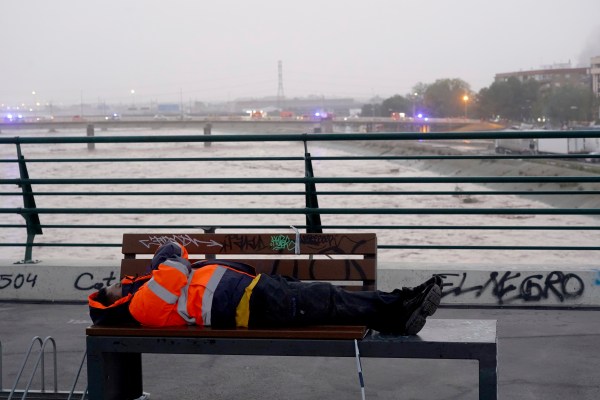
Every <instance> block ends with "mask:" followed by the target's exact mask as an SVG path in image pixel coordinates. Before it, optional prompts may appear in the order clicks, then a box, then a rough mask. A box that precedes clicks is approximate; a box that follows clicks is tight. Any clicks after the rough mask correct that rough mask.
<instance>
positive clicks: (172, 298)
mask: <svg viewBox="0 0 600 400" xmlns="http://www.w3.org/2000/svg"><path fill="white" fill-rule="evenodd" d="M146 285H147V286H148V289H150V291H151V292H152V293H154V294H155V295H156V296H157V297H158V298H159V299H161V300H162V301H164V302H165V303H167V304H175V303H176V302H177V296H176V295H174V294H173V293H171V292H169V291H168V290H167V289H165V288H164V286H162V285H161V284H160V283H158V282H156V281H155V280H154V278H152V279H150V280H149V281H148V283H147V284H146Z"/></svg>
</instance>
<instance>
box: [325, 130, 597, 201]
mask: <svg viewBox="0 0 600 400" xmlns="http://www.w3.org/2000/svg"><path fill="white" fill-rule="evenodd" d="M320 145H323V146H326V147H331V148H337V149H340V150H344V151H346V152H349V153H353V154H364V155H370V156H373V155H380V156H415V155H422V156H436V155H465V154H467V155H474V154H480V155H481V154H486V155H490V154H494V141H493V140H492V139H487V140H472V141H469V142H465V141H460V140H459V141H433V140H431V141H427V140H423V141H395V142H393V141H385V140H372V141H365V140H362V141H348V142H341V141H340V142H322V143H320ZM391 162H393V163H401V164H403V165H405V166H409V167H411V168H413V169H415V170H421V171H428V172H430V173H433V174H436V175H442V176H467V177H468V176H473V177H474V176H482V177H485V176H490V177H491V176H499V177H503V176H504V177H510V176H532V177H534V176H539V177H553V176H582V177H585V176H598V175H599V174H600V166H598V165H597V164H589V163H584V162H580V161H573V160H563V159H483V160H478V159H467V160H461V159H425V160H394V161H391ZM481 186H482V187H484V188H488V189H490V190H518V191H531V192H534V191H560V190H564V191H570V192H571V191H580V192H582V194H569V195H561V194H557V195H550V194H543V195H541V194H533V193H532V194H531V195H521V196H520V197H523V198H527V199H529V200H535V201H540V202H542V203H544V204H547V205H549V206H551V207H556V208H598V207H600V196H598V195H595V194H585V193H584V192H585V191H589V190H600V185H599V184H597V183H581V182H566V183H564V182H561V183H547V182H539V183H533V184H531V183H487V184H482V185H481Z"/></svg>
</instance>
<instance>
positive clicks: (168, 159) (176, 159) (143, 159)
mask: <svg viewBox="0 0 600 400" xmlns="http://www.w3.org/2000/svg"><path fill="white" fill-rule="evenodd" d="M311 158H312V157H311ZM325 158H326V157H325ZM26 161H27V162H28V163H30V162H40V163H46V162H77V163H80V162H85V163H88V162H162V161H165V162H181V161H194V162H198V161H304V157H299V156H295V157H165V158H156V157H137V158H135V157H133V158H27V159H26ZM0 162H19V160H17V159H3V160H2V159H0Z"/></svg>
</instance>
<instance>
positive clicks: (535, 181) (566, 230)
mask: <svg viewBox="0 0 600 400" xmlns="http://www.w3.org/2000/svg"><path fill="white" fill-rule="evenodd" d="M54 135H58V134H57V133H54V134H46V135H34V134H32V135H31V136H29V137H14V138H6V137H4V138H0V155H1V157H0V158H1V159H0V170H1V171H2V174H1V175H0V204H2V206H1V207H0V228H2V234H0V246H2V247H3V248H12V249H13V251H14V249H21V250H20V251H21V252H22V251H23V249H24V250H25V256H24V258H23V260H22V262H26V263H31V262H35V260H34V257H33V250H34V249H36V256H38V253H39V254H42V255H43V257H42V259H46V258H47V257H52V256H60V254H61V253H66V252H67V250H65V249H64V248H78V249H77V250H76V253H77V254H79V255H80V256H84V254H83V253H85V252H88V251H90V249H93V248H107V249H110V248H113V247H119V246H120V235H121V234H122V233H123V232H125V231H128V232H131V231H138V232H145V231H148V232H153V231H154V232H156V231H162V232H165V231H166V232H185V231H192V230H200V229H204V230H211V231H214V230H217V231H242V230H243V231H248V230H288V231H289V230H290V229H292V228H291V226H293V227H294V228H296V229H300V230H306V231H308V232H333V231H335V232H340V231H365V230H369V231H375V232H377V233H378V238H379V245H378V247H379V249H380V250H385V252H388V254H389V257H390V258H396V257H405V256H406V255H407V254H415V252H416V253H418V254H419V257H421V258H422V259H423V260H427V259H429V256H428V255H427V252H429V251H438V252H440V251H441V252H448V253H450V252H461V251H469V252H473V251H481V255H480V256H479V257H481V259H482V260H485V259H486V257H487V256H486V251H490V250H491V251H505V252H506V253H505V254H513V253H514V252H519V253H518V254H532V253H531V252H532V251H541V252H540V253H543V252H549V251H551V252H553V254H565V255H566V256H565V257H567V258H569V259H571V258H572V256H571V254H575V253H581V252H584V253H585V254H587V255H584V256H582V258H581V259H580V261H581V260H585V259H586V258H585V257H588V258H589V259H592V258H590V257H596V256H594V255H593V253H589V252H593V251H598V250H600V241H599V239H600V232H599V231H600V226H599V225H598V224H597V215H599V214H600V207H597V205H596V198H597V197H598V194H600V175H599V174H598V172H600V164H596V163H595V161H596V160H598V161H600V158H598V157H600V155H597V154H593V153H592V154H588V153H589V152H590V151H591V150H594V149H595V148H597V144H598V142H599V141H600V140H599V139H598V138H600V131H598V130H595V131H594V130H589V131H587V130H582V131H518V132H468V133H427V134H421V133H369V134H359V133H352V134H286V135H254V134H252V135H251V134H236V135H231V134H227V135H225V134H222V135H217V134H214V135H211V136H204V135H191V134H190V135H166V134H156V135H155V134H147V133H146V134H143V135H128V136H119V135H113V134H109V133H103V134H102V136H81V137H77V136H54ZM548 140H552V143H553V144H552V146H554V148H556V149H558V148H559V147H558V146H559V145H561V144H563V145H566V144H567V142H573V144H575V145H577V146H578V149H576V152H575V153H573V152H572V151H571V152H568V149H566V148H565V152H564V153H558V154H550V153H546V152H544V151H543V148H545V147H547V146H542V144H543V143H544V141H548ZM528 143H530V144H531V146H529V145H528ZM548 143H550V142H548ZM504 145H506V146H504ZM499 150H502V151H505V152H510V154H499V153H498V151H499ZM597 166H599V167H597ZM536 200H539V201H538V202H536ZM599 204H600V201H599ZM40 238H41V239H40ZM48 249H54V253H52V252H51V251H50V250H48ZM61 249H62V250H61ZM4 251H5V254H8V257H11V256H12V253H10V252H8V250H4ZM45 252H47V254H45ZM68 252H69V253H70V254H74V251H73V250H70V251H68ZM111 252H114V253H116V252H115V251H114V250H111ZM557 252H560V253H557ZM98 254H100V253H98ZM94 257H98V258H102V256H101V255H97V254H96V253H94ZM441 257H442V258H441V259H442V260H446V259H447V257H446V256H444V255H442V256H441ZM2 258H6V256H4V257H2ZM69 258H73V256H71V257H69ZM536 258H537V256H533V257H532V258H531V260H532V261H535V260H536ZM596 258H597V257H596ZM406 259H409V260H410V259H411V258H410V257H408V258H406Z"/></svg>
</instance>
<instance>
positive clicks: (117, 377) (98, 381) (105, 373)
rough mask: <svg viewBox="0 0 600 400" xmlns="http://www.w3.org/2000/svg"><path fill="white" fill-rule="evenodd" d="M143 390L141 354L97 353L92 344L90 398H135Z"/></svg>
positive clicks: (94, 399)
mask: <svg viewBox="0 0 600 400" xmlns="http://www.w3.org/2000/svg"><path fill="white" fill-rule="evenodd" d="M142 394H143V391H142V355H141V354H139V353H96V354H94V353H93V352H92V351H90V350H89V348H88V395H89V400H133V399H137V398H139V397H140V396H142Z"/></svg>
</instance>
